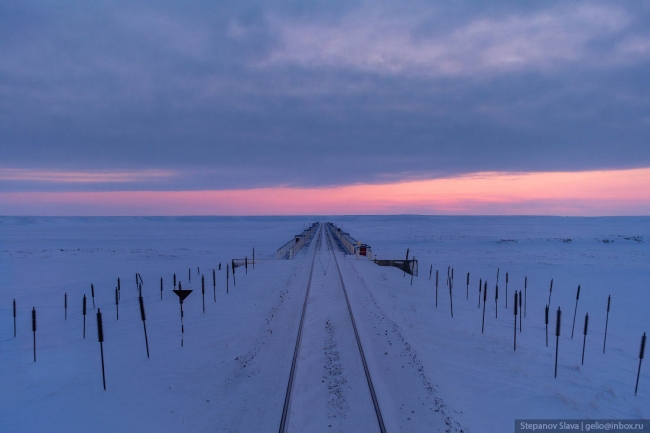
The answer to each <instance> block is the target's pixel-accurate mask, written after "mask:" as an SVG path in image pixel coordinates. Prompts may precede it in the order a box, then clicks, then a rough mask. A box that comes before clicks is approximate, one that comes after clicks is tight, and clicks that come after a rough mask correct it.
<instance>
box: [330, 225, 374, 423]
mask: <svg viewBox="0 0 650 433" xmlns="http://www.w3.org/2000/svg"><path fill="white" fill-rule="evenodd" d="M330 235H331V231H330V229H329V227H328V236H327V241H328V243H329V245H330V247H331V248H332V254H333V255H334V263H336V269H337V271H338V272H339V278H340V279H341V287H343V294H344V295H345V302H346V304H347V306H348V312H349V313H350V321H351V322H352V328H353V329H354V336H355V337H356V339H357V347H358V348H359V355H360V356H361V362H362V364H363V371H364V373H365V374H366V381H367V382H368V389H369V391H370V397H371V398H372V404H373V406H374V407H375V414H376V415H377V422H378V424H379V430H380V431H381V433H386V426H385V425H384V418H383V417H382V415H381V409H380V407H379V401H378V400H377V394H376V393H375V387H374V386H373V384H372V378H371V377H370V370H369V369H368V363H367V362H366V356H365V354H364V352H363V347H362V346H361V338H359V331H357V325H356V322H355V321H354V314H352V306H351V305H350V299H349V298H348V291H347V290H346V288H345V283H344V282H343V274H342V273H341V268H340V267H339V261H338V259H337V258H336V253H335V251H334V247H333V245H332V241H331V239H330Z"/></svg>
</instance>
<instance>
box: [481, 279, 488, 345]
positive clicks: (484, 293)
mask: <svg viewBox="0 0 650 433" xmlns="http://www.w3.org/2000/svg"><path fill="white" fill-rule="evenodd" d="M486 301H487V281H486V282H485V284H484V286H483V324H482V325H481V334H482V333H483V331H485V304H486Z"/></svg>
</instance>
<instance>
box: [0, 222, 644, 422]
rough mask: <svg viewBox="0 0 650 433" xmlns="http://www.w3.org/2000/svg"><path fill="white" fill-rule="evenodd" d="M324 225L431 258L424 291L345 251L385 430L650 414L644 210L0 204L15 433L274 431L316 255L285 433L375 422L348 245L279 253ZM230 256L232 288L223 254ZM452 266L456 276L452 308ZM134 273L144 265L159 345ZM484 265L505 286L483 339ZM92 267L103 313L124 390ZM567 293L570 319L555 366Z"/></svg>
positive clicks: (0, 401)
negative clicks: (558, 212) (483, 212)
mask: <svg viewBox="0 0 650 433" xmlns="http://www.w3.org/2000/svg"><path fill="white" fill-rule="evenodd" d="M314 221H321V222H325V221H332V222H334V223H335V224H337V225H339V226H340V227H342V229H343V230H344V231H347V232H349V233H350V235H351V236H353V237H354V238H356V239H357V240H358V241H360V242H363V243H367V244H370V245H371V246H372V251H373V253H374V254H376V255H377V257H378V258H380V259H382V258H385V259H403V258H404V255H405V253H406V249H407V248H409V249H410V256H411V257H413V256H415V258H416V259H418V261H419V276H417V277H415V278H413V283H412V285H411V284H410V281H411V279H410V277H409V275H406V277H405V276H404V275H403V273H402V272H401V271H400V270H398V269H396V268H390V267H379V266H377V265H375V264H374V263H372V262H370V261H368V260H367V259H365V258H359V259H357V258H355V257H354V256H344V255H343V254H342V253H340V252H338V253H336V254H337V258H338V260H339V264H340V267H341V272H342V275H343V280H344V281H345V284H346V288H347V290H348V295H349V298H350V302H351V304H352V309H353V312H354V315H355V321H356V323H357V327H358V330H359V333H360V337H361V341H362V343H363V348H364V352H365V354H366V358H367V360H368V364H369V369H370V373H371V375H372V379H373V383H374V385H375V389H376V391H377V394H378V400H379V404H380V407H381V410H382V415H383V417H384V420H385V421H386V427H387V430H388V431H389V432H395V431H404V432H407V431H413V432H419V431H423V432H424V431H426V432H431V431H454V432H460V431H464V432H510V431H512V430H513V428H514V419H518V418H593V419H600V418H617V419H624V418H644V419H648V418H650V366H648V365H643V366H642V369H641V378H640V383H639V393H638V395H637V396H635V395H634V385H635V380H636V372H637V367H638V362H639V359H638V355H639V343H640V338H641V335H642V334H643V333H644V332H648V331H650V326H649V325H650V315H648V313H647V311H648V305H649V304H650V218H648V217H629V218H628V217H617V218H557V217H425V216H358V217H352V216H348V217H241V218H235V217H183V218H181V217H177V218H174V217H169V218H157V217H155V218H154V217H151V218H144V217H138V218H136V217H134V218H130V217H122V218H46V217H33V218H32V217H0V282H1V283H0V293H1V295H2V296H0V351H1V353H2V356H0V384H1V385H2V386H0V431H2V432H5V431H6V432H33V431H66V432H82V431H84V432H85V431H98V432H117V431H120V432H121V431H127V432H130V431H157V432H167V431H169V432H176V431H188V432H230V431H232V432H267V431H268V432H272V431H277V429H278V426H279V422H280V416H281V413H282V405H283V402H284V397H285V392H286V388H287V380H288V375H289V370H290V366H291V359H292V356H293V351H294V347H295V342H296V333H297V329H298V323H299V320H300V314H301V310H302V305H303V302H304V299H305V298H304V296H305V290H306V285H307V280H308V277H309V271H310V267H311V263H312V258H314V257H315V265H314V275H313V282H312V288H311V291H312V293H311V296H310V300H309V302H308V310H307V316H306V319H305V321H306V325H305V326H306V328H305V331H304V332H305V334H304V336H303V346H302V347H301V352H300V357H299V363H298V370H297V376H296V382H295V383H294V395H293V397H292V403H291V412H290V417H289V430H290V431H355V432H356V431H378V429H377V427H376V422H371V420H372V421H374V420H373V418H372V417H373V414H372V413H371V410H372V408H371V407H368V406H367V404H368V403H367V401H368V400H369V398H368V395H367V394H368V391H367V386H366V384H365V381H364V378H363V377H362V372H361V370H360V367H359V361H358V355H357V353H356V352H355V351H356V347H355V344H354V342H353V341H352V340H351V338H353V337H352V332H351V330H350V329H349V323H348V322H349V319H348V318H347V316H346V314H347V312H346V311H341V310H342V309H343V308H345V307H344V305H345V303H344V302H343V300H342V293H341V292H340V284H339V280H338V276H337V274H336V267H335V265H334V263H333V259H330V254H332V253H331V252H329V250H328V249H327V247H326V245H325V244H321V246H320V249H319V250H316V248H317V243H316V242H312V243H311V244H310V245H309V246H308V247H307V248H305V249H303V251H301V252H300V253H299V254H298V256H297V257H296V258H294V259H293V260H275V259H274V252H275V250H276V249H277V248H279V247H280V246H282V245H283V244H284V243H285V242H287V241H289V240H290V239H291V238H292V236H293V235H295V234H297V233H300V232H301V231H302V230H303V229H304V228H306V227H307V226H308V225H309V224H311V223H312V222H314ZM252 248H255V252H256V257H257V258H258V259H264V260H258V261H257V262H256V264H255V269H252V266H251V264H249V269H248V274H247V275H246V273H245V270H244V268H243V267H240V268H237V270H236V278H237V282H236V285H235V286H233V280H232V275H231V278H230V280H229V291H228V292H229V293H227V294H226V287H225V283H226V275H225V265H226V263H229V262H230V260H231V259H233V258H244V257H245V256H248V258H249V260H250V259H251V255H252V254H251V253H252ZM220 262H221V264H222V270H221V271H218V270H217V271H216V275H217V288H216V298H217V299H216V302H215V301H214V299H213V288H212V269H214V268H217V266H218V264H219V263H220ZM328 263H329V265H328ZM431 265H432V266H433V278H432V279H429V269H430V266H431ZM448 266H450V267H452V268H453V270H454V285H453V292H452V295H451V296H452V297H453V313H454V314H453V315H454V317H453V318H452V317H451V312H450V294H449V289H448V287H447V285H446V276H447V267H448ZM197 268H198V269H200V273H199V271H198V270H197ZM188 269H190V270H191V281H188ZM497 269H499V302H498V309H499V311H498V318H496V317H495V315H496V314H495V313H496V312H495V301H494V290H495V283H496V275H497ZM325 270H327V274H325ZM436 270H438V271H439V286H438V306H437V307H436V306H435V272H436ZM136 272H139V273H140V274H141V275H142V278H143V281H144V285H143V296H144V302H145V308H146V315H147V321H146V323H147V333H148V338H149V346H150V352H151V358H149V359H148V358H147V356H146V351H145V344H144V333H143V326H142V321H141V320H140V313H139V307H138V298H137V296H138V293H137V289H136V284H135V273H136ZM468 272H470V284H469V294H468V296H469V299H466V296H467V295H466V284H465V283H466V277H467V273H468ZM506 272H507V273H508V278H509V284H508V304H509V305H508V307H509V308H508V309H506V308H505V290H506V288H505V278H506ZM174 273H176V275H177V278H178V280H179V281H181V282H182V284H183V288H186V289H192V290H194V292H193V293H192V294H191V295H190V296H189V297H188V298H187V299H186V300H185V302H184V310H185V344H184V347H181V345H180V339H181V327H180V309H179V303H178V299H177V298H176V296H175V295H174V294H173V293H172V292H171V289H172V275H173V274H174ZM201 274H203V275H205V283H206V284H205V310H206V311H205V314H204V313H203V311H202V296H201ZM118 277H120V282H121V300H120V305H119V320H116V308H115V300H114V290H115V287H116V285H117V278H118ZM161 277H163V279H164V289H163V300H160V290H159V288H160V278H161ZM524 277H528V288H527V306H526V317H525V318H524V319H523V321H522V331H521V333H520V332H519V329H518V328H517V350H516V351H513V322H514V315H513V310H512V297H513V296H514V294H513V293H514V292H513V290H523V283H524ZM479 278H482V280H483V281H486V280H487V282H488V303H487V306H486V316H485V333H481V317H482V308H478V295H479V293H478V284H479V283H478V282H479ZM551 279H553V281H554V283H553V293H552V297H551V305H550V311H551V317H550V324H549V347H546V344H545V327H544V306H545V304H546V303H547V302H548V297H549V284H550V281H551ZM91 283H92V284H94V287H95V296H96V298H95V303H96V306H97V307H98V308H101V311H102V314H103V320H104V334H105V341H104V354H105V363H106V384H107V390H106V391H104V389H103V387H102V376H101V363H100V348H99V343H98V341H97V327H96V317H95V313H96V310H93V307H92V300H91V298H90V284H91ZM578 284H580V285H581V293H580V300H579V303H578V308H577V318H576V324H575V335H574V337H573V339H571V327H572V322H573V312H574V307H575V301H576V299H575V298H576V289H577V287H578ZM64 293H67V296H68V312H67V314H68V317H67V320H65V319H64V308H63V303H64ZM84 294H86V296H87V297H88V307H89V308H88V315H87V317H86V320H87V323H86V326H87V328H86V333H87V334H86V338H85V339H84V338H82V332H83V329H82V324H83V318H82V315H81V303H82V296H83V295H84ZM608 295H611V296H612V307H611V311H610V315H609V328H608V336H607V350H606V351H605V353H603V334H604V328H605V314H606V306H607V296H608ZM13 299H16V302H17V307H18V318H17V337H16V338H14V336H13V318H12V300H13ZM558 306H560V307H561V308H562V312H563V315H562V329H561V331H562V332H561V336H560V338H559V362H558V377H557V378H554V377H553V374H554V357H555V336H554V330H555V311H556V310H557V308H558ZM32 307H35V308H36V310H37V332H36V344H37V361H36V362H33V352H32V345H33V340H32V338H33V334H32V332H31V310H32ZM587 312H588V313H589V317H590V319H589V333H588V335H587V339H586V342H587V344H586V353H585V364H584V365H581V355H582V343H583V333H582V331H583V323H584V316H585V313H587ZM646 358H648V352H647V351H646ZM646 362H647V360H646ZM366 412H368V413H366ZM360 413H361V415H360ZM366 421H367V422H366Z"/></svg>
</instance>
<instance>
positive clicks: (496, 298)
mask: <svg viewBox="0 0 650 433" xmlns="http://www.w3.org/2000/svg"><path fill="white" fill-rule="evenodd" d="M494 312H495V316H494V317H495V318H497V319H498V318H499V285H498V284H497V285H496V287H495V289H494Z"/></svg>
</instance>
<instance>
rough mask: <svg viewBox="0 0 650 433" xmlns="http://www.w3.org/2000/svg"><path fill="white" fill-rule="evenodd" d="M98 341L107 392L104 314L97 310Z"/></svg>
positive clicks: (103, 379)
mask: <svg viewBox="0 0 650 433" xmlns="http://www.w3.org/2000/svg"><path fill="white" fill-rule="evenodd" d="M97 341H99V351H100V353H101V356H102V381H103V382H104V391H106V374H105V373H104V327H103V326H102V312H101V311H100V309H99V308H98V309H97Z"/></svg>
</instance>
